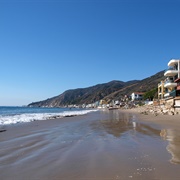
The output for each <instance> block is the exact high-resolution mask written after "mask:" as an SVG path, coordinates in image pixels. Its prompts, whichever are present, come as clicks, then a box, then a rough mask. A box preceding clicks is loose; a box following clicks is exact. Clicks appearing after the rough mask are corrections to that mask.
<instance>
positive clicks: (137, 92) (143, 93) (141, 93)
mask: <svg viewBox="0 0 180 180" xmlns="http://www.w3.org/2000/svg"><path fill="white" fill-rule="evenodd" d="M133 93H134V94H140V95H142V94H144V93H143V92H133Z"/></svg>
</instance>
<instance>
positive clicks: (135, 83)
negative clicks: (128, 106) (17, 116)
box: [28, 71, 164, 107]
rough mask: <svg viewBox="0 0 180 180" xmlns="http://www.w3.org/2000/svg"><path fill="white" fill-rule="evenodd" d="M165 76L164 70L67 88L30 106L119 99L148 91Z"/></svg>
mask: <svg viewBox="0 0 180 180" xmlns="http://www.w3.org/2000/svg"><path fill="white" fill-rule="evenodd" d="M163 78H164V71H161V72H159V73H157V74H155V75H153V76H151V77H148V78H146V79H143V80H132V81H128V82H123V81H111V82H108V83H103V84H97V85H95V86H91V87H87V88H78V89H71V90H67V91H65V92H64V93H62V94H60V95H58V96H55V97H52V98H50V99H47V100H44V101H39V102H33V103H31V104H29V105H28V106H33V107H41V106H46V107H59V106H66V105H69V104H90V103H94V102H96V101H99V100H101V99H104V100H107V101H110V100H112V99H119V98H121V97H123V96H124V95H125V94H126V95H130V94H131V93H132V92H134V91H141V92H146V91H148V90H150V89H153V88H155V87H157V84H158V83H159V82H160V81H161V80H162V79H163Z"/></svg>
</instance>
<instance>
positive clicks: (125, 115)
mask: <svg viewBox="0 0 180 180" xmlns="http://www.w3.org/2000/svg"><path fill="white" fill-rule="evenodd" d="M151 117H152V118H151ZM161 117H171V118H173V117H175V116H161V115H159V116H153V115H144V114H140V113H138V111H137V109H127V110H121V109H118V110H112V111H97V112H92V113H89V114H86V115H82V116H74V117H66V118H61V119H52V120H45V121H33V122H29V123H21V124H16V125H8V126H6V128H7V131H6V132H2V133H0V139H1V141H0V174H1V178H2V180H6V179H10V180H11V179H18V180H24V179H30V180H31V179H32V180H33V179H62V180H67V179H68V180H74V179H93V180H101V179H102V180H104V179H129V178H133V179H137V180H138V179H139V178H140V179H163V178H165V177H166V178H171V179H173V178H174V179H175V178H179V177H180V173H179V171H178V169H179V166H180V157H179V149H180V146H179V144H178V143H177V142H178V141H177V142H176V139H177V137H178V136H179V132H180V131H179V130H180V126H176V125H175V124H176V122H178V121H177V120H173V121H172V126H169V125H168V124H167V123H166V120H164V121H162V122H161ZM175 119H176V118H175ZM159 122H160V123H159ZM166 127H167V128H166ZM167 137H168V138H169V139H170V140H168V139H167ZM177 140H178V139H177ZM173 164H176V165H173Z"/></svg>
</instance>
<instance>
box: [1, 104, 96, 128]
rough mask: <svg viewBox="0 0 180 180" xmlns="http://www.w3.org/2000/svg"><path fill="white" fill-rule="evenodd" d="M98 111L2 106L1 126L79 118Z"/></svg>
mask: <svg viewBox="0 0 180 180" xmlns="http://www.w3.org/2000/svg"><path fill="white" fill-rule="evenodd" d="M92 111H97V110H93V109H74V108H73V109H69V108H40V107H38V108H36V107H5V106H0V125H7V124H16V123H23V122H31V121H36V120H47V119H55V118H61V117H66V116H78V115H84V114H87V113H90V112H92Z"/></svg>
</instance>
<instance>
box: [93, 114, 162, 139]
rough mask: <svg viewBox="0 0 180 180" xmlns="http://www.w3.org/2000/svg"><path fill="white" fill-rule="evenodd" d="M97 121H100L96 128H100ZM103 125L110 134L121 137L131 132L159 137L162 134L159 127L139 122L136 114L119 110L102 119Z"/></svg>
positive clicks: (101, 125)
mask: <svg viewBox="0 0 180 180" xmlns="http://www.w3.org/2000/svg"><path fill="white" fill-rule="evenodd" d="M97 123H98V122H96V128H98V125H97ZM94 127H95V126H94ZM102 127H103V130H105V131H106V132H107V133H108V134H111V135H113V136H115V137H120V136H122V135H123V134H125V133H129V132H138V133H140V134H143V135H148V136H157V137H159V134H160V130H159V129H156V128H154V127H152V126H149V125H147V124H143V123H140V122H137V118H136V117H135V116H134V115H130V114H123V113H119V112H118V111H112V112H111V113H109V117H107V119H105V120H101V121H100V124H99V128H101V129H102Z"/></svg>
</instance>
